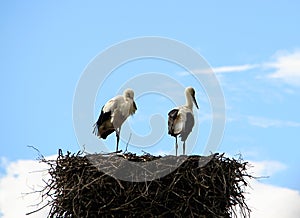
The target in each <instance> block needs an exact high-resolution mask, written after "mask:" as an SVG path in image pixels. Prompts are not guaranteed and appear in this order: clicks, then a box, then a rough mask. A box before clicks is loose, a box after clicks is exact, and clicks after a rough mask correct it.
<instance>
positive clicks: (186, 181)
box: [42, 151, 251, 217]
mask: <svg viewBox="0 0 300 218" xmlns="http://www.w3.org/2000/svg"><path fill="white" fill-rule="evenodd" d="M158 160H159V161H158ZM42 161H43V162H46V163H47V164H49V166H50V167H49V174H50V176H51V178H50V179H49V180H48V181H47V182H46V187H45V189H44V192H47V195H49V196H50V197H51V200H50V201H49V205H50V206H51V210H50V212H49V217H134V216H136V217H237V214H238V213H239V214H241V215H242V217H249V216H250V209H249V208H248V206H247V205H246V203H245V196H244V194H245V186H247V185H248V184H247V182H246V180H247V178H251V176H250V175H248V174H247V172H246V168H247V166H248V165H247V163H246V162H243V160H242V159H241V158H238V160H236V159H230V158H227V157H225V156H224V154H213V155H211V156H205V157H204V156H179V157H175V156H165V157H160V156H158V157H157V156H152V155H150V154H144V155H142V156H137V155H135V154H132V153H126V154H122V155H116V154H114V155H100V154H93V155H87V156H82V154H80V153H77V154H71V153H69V152H67V154H65V155H64V154H62V152H61V151H59V155H58V157H57V159H56V160H45V159H43V160H42ZM130 163H134V164H133V165H132V164H130ZM145 163H148V164H150V165H148V166H147V167H143V166H144V164H145ZM151 163H153V164H151ZM137 166H140V167H137ZM102 169H104V170H102ZM156 175H159V176H156ZM160 175H164V176H163V177H160ZM155 176H156V177H157V178H156V177H155ZM119 178H122V179H119ZM141 178H144V181H140V180H141ZM150 178H152V179H151V181H150V180H149V179H150ZM137 180H139V181H137ZM132 181H134V182H132Z"/></svg>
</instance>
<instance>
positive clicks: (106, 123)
mask: <svg viewBox="0 0 300 218" xmlns="http://www.w3.org/2000/svg"><path fill="white" fill-rule="evenodd" d="M133 98H134V92H133V90H132V89H126V90H125V91H124V92H123V95H118V96H116V97H114V98H112V99H110V100H109V101H108V102H107V103H106V104H105V105H104V106H103V107H102V110H101V113H100V116H99V118H98V120H97V122H96V123H95V124H94V131H93V133H94V134H95V135H97V136H98V137H99V138H103V139H106V137H107V136H108V135H109V134H111V133H113V132H114V131H116V137H117V148H116V152H118V147H119V140H120V132H121V126H122V124H123V123H124V121H125V120H126V119H127V118H128V117H129V116H130V115H133V114H134V113H135V111H136V110H137V107H136V104H135V102H134V99H133Z"/></svg>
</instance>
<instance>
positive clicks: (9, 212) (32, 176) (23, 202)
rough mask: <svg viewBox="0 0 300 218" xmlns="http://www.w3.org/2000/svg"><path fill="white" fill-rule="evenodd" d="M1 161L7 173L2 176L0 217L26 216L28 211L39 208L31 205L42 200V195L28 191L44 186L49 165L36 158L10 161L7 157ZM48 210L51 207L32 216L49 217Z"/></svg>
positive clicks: (36, 217) (31, 217) (0, 179)
mask: <svg viewBox="0 0 300 218" xmlns="http://www.w3.org/2000/svg"><path fill="white" fill-rule="evenodd" d="M1 162H2V163H1V165H2V167H5V170H6V174H5V175H1V176H0V214H1V215H0V217H2V218H11V217H25V214H26V213H28V212H31V211H34V210H36V209H38V207H37V206H31V205H35V204H37V203H39V202H40V200H41V199H40V195H39V194H38V193H35V194H29V195H27V194H26V193H29V192H32V191H34V190H40V189H41V187H43V186H44V184H43V181H42V179H47V176H48V174H47V170H46V169H47V165H46V164H44V163H39V161H35V160H18V161H16V162H9V161H7V159H5V158H2V161H1ZM45 202H46V201H45ZM42 205H43V204H42ZM48 211H49V208H45V209H43V210H41V211H39V212H37V213H34V214H32V215H30V218H39V217H47V215H48Z"/></svg>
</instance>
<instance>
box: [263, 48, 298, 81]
mask: <svg viewBox="0 0 300 218" xmlns="http://www.w3.org/2000/svg"><path fill="white" fill-rule="evenodd" d="M263 66H264V67H265V68H268V69H274V70H275V71H274V72H273V73H271V74H269V75H268V78H271V79H280V80H282V81H284V82H286V83H288V84H292V85H300V51H294V52H291V53H289V52H282V51H281V52H277V54H276V55H275V61H273V62H269V63H265V64H264V65H263Z"/></svg>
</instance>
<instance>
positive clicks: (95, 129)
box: [93, 123, 99, 136]
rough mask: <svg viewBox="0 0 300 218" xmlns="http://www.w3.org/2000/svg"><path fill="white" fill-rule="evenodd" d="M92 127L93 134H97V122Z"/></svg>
mask: <svg viewBox="0 0 300 218" xmlns="http://www.w3.org/2000/svg"><path fill="white" fill-rule="evenodd" d="M93 127H94V129H93V134H95V135H96V136H99V127H98V125H97V123H95V124H94V125H93Z"/></svg>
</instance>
